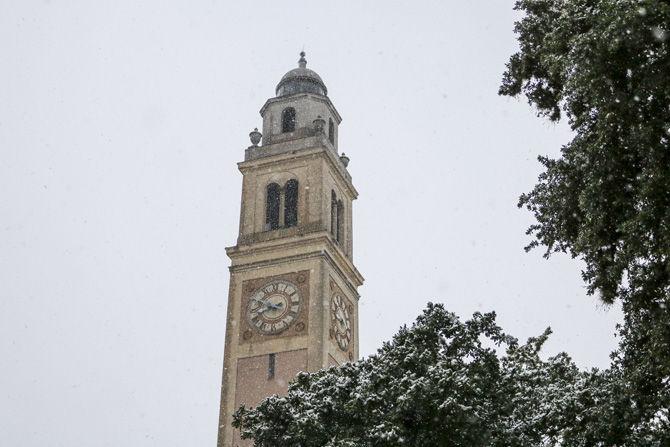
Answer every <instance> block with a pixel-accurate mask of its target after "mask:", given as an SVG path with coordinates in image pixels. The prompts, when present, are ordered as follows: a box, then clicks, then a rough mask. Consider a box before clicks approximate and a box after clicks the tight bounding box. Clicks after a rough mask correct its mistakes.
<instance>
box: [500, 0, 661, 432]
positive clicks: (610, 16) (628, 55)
mask: <svg viewBox="0 0 670 447" xmlns="http://www.w3.org/2000/svg"><path fill="white" fill-rule="evenodd" d="M516 9H517V10H520V11H523V12H524V13H525V16H524V17H523V18H522V19H521V20H520V21H519V22H518V23H517V24H516V28H515V31H516V33H517V34H518V40H519V45H520V50H519V52H518V53H516V54H514V55H513V56H512V57H511V59H510V61H509V63H508V64H507V71H506V72H505V74H504V77H503V82H502V86H501V88H500V94H502V95H508V96H519V95H521V94H524V95H525V96H526V98H527V99H528V101H529V103H530V104H532V105H533V106H535V107H536V108H537V110H538V112H539V114H540V115H542V116H546V117H548V118H549V119H550V120H553V121H558V120H559V119H561V118H562V117H563V116H565V117H567V119H568V122H569V124H570V127H571V128H572V130H573V131H574V138H573V139H572V141H570V142H569V143H567V144H566V145H565V146H564V147H563V148H562V151H561V156H560V157H559V158H558V159H550V158H547V157H540V162H541V163H542V164H543V165H544V167H545V171H544V172H543V173H542V174H541V175H540V178H539V182H538V183H537V185H536V186H535V188H534V189H533V190H532V191H531V192H530V193H528V194H524V195H522V196H521V198H520V201H519V206H521V207H524V206H525V207H526V208H528V209H529V210H530V211H532V212H533V213H534V215H535V218H536V220H537V223H536V224H534V225H532V226H531V227H530V228H529V230H528V233H529V234H531V235H533V237H534V239H533V240H532V242H531V243H530V245H529V246H528V247H527V249H531V248H533V247H536V246H539V245H543V246H544V247H546V252H545V256H549V255H550V254H551V253H552V252H567V253H569V254H571V255H572V256H573V257H578V258H581V259H582V260H583V261H584V262H585V264H586V267H585V270H584V271H583V273H582V276H583V278H584V280H585V282H586V284H587V286H588V292H589V293H590V294H593V293H598V294H599V296H600V298H601V299H602V300H603V301H604V302H605V303H612V302H614V301H615V300H620V302H621V304H622V308H623V311H624V315H625V317H624V322H623V325H622V327H621V329H620V335H621V337H622V342H621V344H620V347H619V350H618V351H617V352H616V353H614V354H613V360H614V363H613V365H612V371H611V373H612V378H614V377H616V378H617V381H618V382H617V385H616V386H615V387H614V388H613V389H616V393H618V394H616V395H612V396H610V400H609V401H608V403H607V405H608V406H609V407H611V408H615V410H613V411H614V412H615V413H616V414H617V417H618V418H619V425H618V427H611V430H610V431H609V435H608V436H609V439H610V440H611V442H618V443H620V444H621V443H628V444H627V445H648V444H645V443H646V442H660V443H663V442H666V444H664V445H668V444H670V438H669V437H667V436H670V435H666V437H661V438H658V437H657V439H656V441H649V440H648V439H647V438H644V437H643V435H642V434H641V433H643V432H646V431H647V430H648V429H649V427H652V428H651V430H652V433H653V434H654V436H656V435H657V434H658V433H663V431H665V433H669V432H670V425H669V423H668V408H669V407H670V52H669V48H668V46H669V41H668V38H669V37H670V34H669V33H670V2H669V1H668V0H519V1H517V3H516ZM612 385H613V386H614V383H612ZM641 436H642V437H641ZM659 436H660V435H659ZM636 442H639V443H640V444H636ZM649 445H653V444H649Z"/></svg>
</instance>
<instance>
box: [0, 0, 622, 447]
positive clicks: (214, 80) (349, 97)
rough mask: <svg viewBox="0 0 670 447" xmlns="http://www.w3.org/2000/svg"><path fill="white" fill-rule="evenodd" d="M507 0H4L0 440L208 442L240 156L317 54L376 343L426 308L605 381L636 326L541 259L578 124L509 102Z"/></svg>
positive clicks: (364, 333) (567, 266) (364, 335)
mask: <svg viewBox="0 0 670 447" xmlns="http://www.w3.org/2000/svg"><path fill="white" fill-rule="evenodd" d="M410 4H411V5H413V6H412V7H409V6H408V5H410ZM512 5H513V1H512V0H507V1H500V0H495V1H484V0H478V1H474V2H456V1H444V0H439V1H431V2H429V1H422V2H403V3H396V2H389V1H384V2H381V1H378V2H317V3H315V2H313V1H310V2H303V1H294V2H221V1H196V0H189V1H183V2H175V1H151V2H149V1H147V2H135V1H126V0H123V1H121V0H115V1H109V2H91V1H79V2H76V1H70V2H66V1H57V0H51V1H48V0H47V1H41V2H36V1H10V0H0V57H1V60H2V66H3V69H2V70H0V219H1V220H0V358H1V359H2V362H1V364H2V367H1V368H0V421H2V423H1V424H0V445H6V446H14V447H21V446H43V445H48V446H68V447H69V446H119V445H123V446H127V447H135V446H161V447H165V446H187V445H188V446H190V445H193V446H195V445H199V446H208V445H209V446H214V445H215V443H216V432H217V430H216V426H217V418H218V405H219V387H220V376H221V368H222V358H223V337H224V329H225V327H224V324H225V310H226V299H227V296H226V295H227V290H228V271H227V266H228V264H229V261H228V259H227V258H226V256H225V252H224V247H226V246H230V245H233V244H234V243H235V240H236V237H237V229H238V218H239V198H240V189H241V175H240V174H239V172H238V171H237V167H236V162H238V161H240V160H242V158H243V155H244V148H245V147H246V146H248V145H249V140H248V136H247V135H248V132H249V131H250V130H251V129H252V128H253V127H255V126H259V127H260V123H261V120H260V116H259V115H258V110H259V109H260V107H261V106H262V105H263V103H264V102H265V100H266V99H267V98H269V97H271V96H272V95H273V94H274V87H275V86H276V84H277V82H278V81H279V79H280V78H281V76H282V75H283V74H284V73H285V72H286V71H288V70H289V69H291V68H294V67H295V66H296V62H297V59H298V52H299V51H300V50H301V49H302V48H303V46H304V48H305V50H306V51H307V59H308V67H309V68H312V69H314V70H316V71H317V72H318V73H319V74H320V75H321V76H322V77H323V79H324V81H325V83H326V85H327V86H328V92H329V95H330V98H331V99H332V101H333V102H334V104H335V106H336V107H337V109H338V110H339V112H340V113H341V115H342V116H343V118H344V121H343V123H342V125H341V127H340V150H344V152H346V153H347V154H348V155H350V157H351V164H350V166H349V170H350V172H351V174H352V176H353V179H354V183H355V185H356V187H357V188H358V190H359V192H360V198H359V200H358V201H357V202H356V203H355V209H354V257H355V262H356V265H357V266H358V268H359V270H360V271H361V272H362V273H363V275H364V276H365V278H366V283H365V285H364V287H362V288H361V290H360V292H361V294H362V300H361V307H360V330H361V333H360V347H361V353H362V354H364V355H367V354H370V353H372V352H374V350H375V349H376V348H377V347H378V346H380V344H381V342H382V341H384V340H387V339H389V338H390V337H391V336H392V335H393V334H394V333H395V332H396V330H397V329H398V327H399V326H400V325H402V324H405V323H410V322H411V321H413V320H414V318H415V317H416V315H418V314H419V312H420V311H421V309H422V308H423V307H424V306H425V303H426V302H427V301H429V300H433V301H439V302H444V303H446V305H447V307H448V308H449V309H451V310H453V311H455V312H456V313H458V314H459V315H461V316H463V317H466V316H468V315H470V314H471V313H472V312H474V311H478V310H479V311H488V310H492V309H495V310H496V311H497V312H498V315H499V323H500V324H501V325H502V326H503V327H504V328H505V329H506V330H507V331H508V332H509V333H511V334H513V335H516V336H518V337H520V338H526V337H528V336H532V335H536V334H538V333H540V332H541V331H542V330H543V329H544V328H545V327H547V326H551V327H552V328H553V329H554V335H553V336H552V338H551V340H550V342H549V343H548V346H547V354H555V353H557V352H559V351H561V350H566V351H567V352H569V353H570V354H571V355H573V357H574V359H575V360H576V361H577V363H578V364H579V365H580V366H583V367H590V366H599V367H603V366H606V365H607V364H608V355H609V352H610V351H611V350H612V349H613V348H614V346H615V345H616V340H615V339H614V337H613V332H614V326H615V324H616V322H617V321H618V320H619V318H620V313H619V312H618V310H616V309H609V310H608V309H605V308H603V307H602V306H601V305H599V304H598V303H597V302H596V300H595V299H594V298H592V297H586V295H585V290H584V286H583V284H582V282H581V279H580V276H579V271H580V264H579V263H578V262H577V261H575V260H572V259H570V258H569V256H565V255H564V256H556V257H554V258H553V259H551V260H550V261H546V260H544V259H542V257H541V251H535V252H532V253H530V254H526V253H524V251H523V246H524V245H525V244H526V243H527V242H528V239H527V236H525V235H524V231H525V229H526V227H527V226H528V225H529V224H530V223H531V222H532V218H531V216H530V214H529V213H528V212H526V211H524V210H518V209H517V208H516V202H517V198H518V196H519V194H521V193H523V192H526V191H528V190H529V189H530V188H531V187H532V185H533V184H534V182H535V180H536V178H537V174H538V173H539V172H540V166H539V164H538V163H537V162H536V157H537V155H539V154H549V155H555V154H557V153H558V149H559V147H560V145H561V144H563V143H565V142H567V141H568V139H569V137H570V134H569V131H568V130H567V128H566V127H565V126H564V125H559V126H555V125H552V124H549V123H547V122H545V121H543V120H541V119H539V118H537V117H535V114H534V113H533V111H532V110H530V109H529V107H528V106H527V105H526V103H525V101H523V100H520V101H516V100H511V99H508V98H500V97H498V96H497V88H498V85H499V81H500V78H501V74H502V72H503V70H504V64H505V62H506V60H507V58H508V57H509V56H510V54H512V52H513V51H514V50H515V47H516V43H515V38H514V35H513V32H512V29H513V21H514V18H515V13H514V12H513V11H512Z"/></svg>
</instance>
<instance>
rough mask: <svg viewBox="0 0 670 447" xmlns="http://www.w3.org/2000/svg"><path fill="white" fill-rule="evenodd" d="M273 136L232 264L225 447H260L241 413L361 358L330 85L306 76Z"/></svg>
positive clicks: (267, 113) (347, 190)
mask: <svg viewBox="0 0 670 447" xmlns="http://www.w3.org/2000/svg"><path fill="white" fill-rule="evenodd" d="M260 114H261V116H262V118H263V125H262V133H261V132H258V130H257V129H255V130H254V131H253V132H251V134H250V135H249V136H250V139H251V143H252V145H251V146H249V147H248V148H247V149H246V150H245V154H244V161H242V162H240V163H238V167H239V170H240V172H241V173H242V205H241V211H240V228H239V235H238V238H237V244H236V245H235V246H233V247H229V248H227V249H226V253H227V254H228V256H229V257H230V260H231V266H230V288H229V293H228V311H227V325H226V338H225V351H224V360H223V380H222V387H221V407H220V416H219V436H218V443H217V445H218V447H232V446H242V445H251V443H250V442H248V441H241V440H240V435H239V433H237V430H234V429H233V427H232V425H231V422H232V415H233V413H234V412H235V410H236V409H237V408H239V406H240V405H242V404H244V405H246V406H247V407H253V406H255V405H257V404H258V403H259V402H260V401H261V400H262V399H263V398H265V397H267V396H270V395H272V394H282V393H285V392H286V390H287V387H288V382H289V381H290V380H291V379H292V378H293V377H295V375H296V374H297V373H298V372H300V371H316V370H319V369H322V368H326V367H329V366H332V365H339V364H342V363H344V362H348V361H353V360H356V359H357V358H358V299H359V294H358V291H357V289H358V287H359V286H360V285H361V284H362V283H363V277H362V276H361V274H360V273H359V272H358V270H357V269H356V267H355V266H354V264H353V240H352V202H353V201H354V200H355V199H356V197H357V196H358V193H357V191H356V189H355V188H354V186H353V184H352V182H351V175H349V172H348V171H347V165H348V163H349V158H348V157H347V156H346V155H345V154H344V153H342V154H340V153H339V151H338V134H339V125H340V122H341V121H342V118H341V117H340V114H339V113H338V112H337V110H336V109H335V106H333V103H332V102H331V101H330V99H329V98H328V90H327V88H326V85H325V84H324V82H323V80H322V79H321V77H320V76H319V75H318V74H316V73H315V72H314V71H312V70H310V69H308V68H307V61H306V60H305V53H304V52H303V53H300V60H299V62H298V68H295V69H293V70H290V71H289V72H288V73H286V74H285V75H284V77H282V78H281V80H280V81H279V84H278V85H277V89H276V96H275V97H273V98H270V99H268V100H267V101H266V103H265V105H263V107H262V108H261V110H260Z"/></svg>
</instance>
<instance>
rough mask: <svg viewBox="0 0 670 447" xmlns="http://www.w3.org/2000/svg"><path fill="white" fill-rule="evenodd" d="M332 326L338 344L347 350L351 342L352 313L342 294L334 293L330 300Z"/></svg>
mask: <svg viewBox="0 0 670 447" xmlns="http://www.w3.org/2000/svg"><path fill="white" fill-rule="evenodd" d="M330 315H331V317H330V321H331V328H332V329H333V334H334V338H335V341H336V342H337V345H338V346H339V347H340V349H341V350H343V351H346V350H347V348H348V347H349V343H351V338H352V336H351V315H349V310H348V309H347V302H346V300H345V299H344V298H342V296H341V295H340V294H337V293H336V294H334V295H333V296H332V298H331V300H330Z"/></svg>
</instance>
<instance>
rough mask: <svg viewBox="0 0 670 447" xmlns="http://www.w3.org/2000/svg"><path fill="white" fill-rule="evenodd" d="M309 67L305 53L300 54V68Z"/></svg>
mask: <svg viewBox="0 0 670 447" xmlns="http://www.w3.org/2000/svg"><path fill="white" fill-rule="evenodd" d="M306 66H307V59H305V52H304V51H301V52H300V60H299V61H298V67H300V68H305V67H306Z"/></svg>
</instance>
